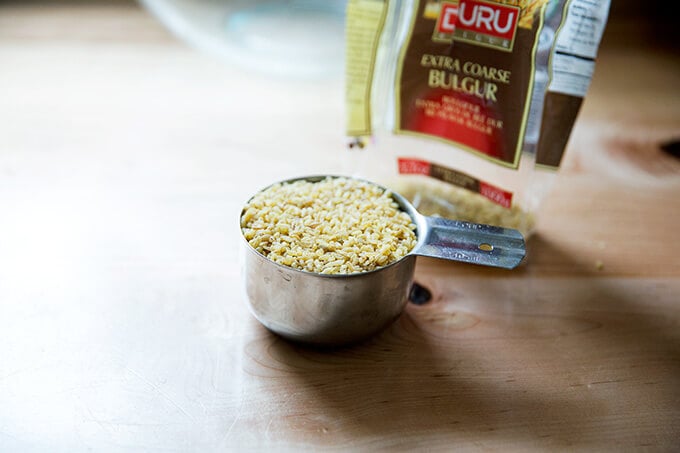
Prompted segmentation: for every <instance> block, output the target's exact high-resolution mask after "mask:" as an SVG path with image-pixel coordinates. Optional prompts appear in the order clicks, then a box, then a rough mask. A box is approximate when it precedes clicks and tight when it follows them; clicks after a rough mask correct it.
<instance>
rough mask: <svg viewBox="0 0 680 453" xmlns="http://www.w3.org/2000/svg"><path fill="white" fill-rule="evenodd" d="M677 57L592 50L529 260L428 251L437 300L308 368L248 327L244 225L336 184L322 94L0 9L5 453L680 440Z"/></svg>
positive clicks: (86, 9) (55, 17)
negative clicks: (293, 186) (470, 260)
mask: <svg viewBox="0 0 680 453" xmlns="http://www.w3.org/2000/svg"><path fill="white" fill-rule="evenodd" d="M679 63H680V60H679V59H678V58H677V57H673V54H672V53H670V52H666V51H662V50H655V49H654V48H651V47H644V46H619V45H617V43H616V40H615V39H613V38H611V37H610V35H608V36H607V37H606V38H605V42H604V43H603V46H602V49H601V57H600V61H599V63H598V67H597V70H596V75H595V80H594V82H593V85H592V89H591V91H590V93H589V96H588V98H587V100H586V102H585V105H584V108H583V110H582V114H581V116H580V117H579V120H578V124H577V126H576V129H575V131H574V134H573V137H572V140H571V142H570V145H569V150H568V155H567V156H568V157H567V162H566V164H565V167H564V171H563V172H562V174H561V175H560V178H559V180H558V183H557V186H556V188H555V191H554V192H553V193H552V194H551V196H550V198H549V199H548V200H547V202H546V204H545V207H544V210H543V211H542V212H541V217H540V222H539V228H538V231H537V233H536V235H535V236H534V237H533V238H532V239H531V242H530V260H529V263H528V265H527V266H525V267H524V268H522V269H521V270H519V271H517V272H510V273H509V272H502V271H495V270H491V269H480V268H476V267H471V266H464V265H456V264H451V263H442V262H438V261H428V260H421V261H419V264H418V269H417V275H416V278H417V280H418V281H419V282H420V283H421V284H423V285H425V286H427V287H428V288H430V289H431V290H432V292H433V295H434V297H433V300H432V301H431V302H429V303H427V304H425V305H422V306H416V305H409V306H408V308H407V310H406V313H405V314H404V316H402V317H401V318H400V319H399V320H398V321H397V322H396V324H394V325H393V326H392V327H391V328H389V329H388V330H387V331H386V332H384V333H383V334H381V335H380V336H378V337H377V338H375V339H373V340H371V341H369V342H368V343H367V344H364V345H361V346H358V347H355V348H349V349H342V350H337V351H326V352H320V351H314V350H309V349H305V348H302V347H299V346H294V345H291V344H289V343H286V342H284V341H282V340H280V339H278V338H276V337H275V336H273V335H271V334H269V333H268V332H267V331H266V330H265V329H264V328H263V327H261V326H260V325H259V324H258V323H257V322H256V321H255V320H254V319H253V318H252V317H251V315H250V314H249V312H248V310H247V308H246V305H245V301H244V299H243V296H242V294H241V286H240V277H239V265H238V259H237V257H238V243H239V241H238V227H237V217H238V213H239V208H240V206H241V204H242V203H243V202H244V201H245V199H246V198H247V197H248V196H249V195H250V194H251V193H253V192H254V191H255V190H257V189H259V188H260V187H262V186H263V185H265V184H268V183H270V182H271V181H274V180H277V179H281V178H287V177H290V176H294V175H301V174H306V173H309V172H314V173H317V172H320V171H343V170H346V169H348V168H350V165H351V162H350V161H349V160H348V158H347V153H346V152H344V141H343V135H342V122H343V105H342V81H341V80H340V79H339V78H336V79H329V80H323V81H319V80H316V81H306V82H297V81H291V80H281V79H279V78H276V77H272V76H267V75H263V74H252V73H248V72H245V71H242V70H240V69H238V68H236V67H232V66H230V65H227V64H224V63H223V62H221V61H217V60H215V59H213V58H211V57H208V56H206V55H203V54H199V53H197V52H196V51H194V50H192V49H189V48H187V47H186V46H184V45H182V44H180V43H179V42H177V41H176V40H175V39H173V38H172V37H170V36H169V35H168V34H167V33H166V32H165V31H164V30H163V29H162V28H161V26H160V25H158V24H157V22H155V21H154V20H153V19H152V18H151V17H150V16H149V15H148V14H146V13H144V12H143V11H142V10H141V9H139V8H138V7H136V6H134V5H132V4H128V3H125V2H118V3H113V4H111V5H105V4H93V5H89V6H87V5H83V4H80V5H79V4H73V3H67V4H65V5H61V6H60V5H55V4H46V5H44V4H41V3H35V2H32V3H26V4H14V3H4V4H2V5H0V451H8V452H9V451H50V452H52V451H69V452H74V451H165V450H168V451H200V452H206V451H229V450H232V451H234V450H235V451H243V450H263V451H300V450H308V451H319V450H337V451H376V450H390V451H391V450H414V449H420V450H428V451H429V450H439V451H451V450H459V449H460V450H484V451H488V450H497V451H508V450H517V451H528V450H539V451H546V450H547V451H553V450H569V451H577V450H578V451H581V450H589V451H624V450H627V451H638V450H650V451H672V450H675V449H677V448H678V445H680V329H679V323H680V258H678V257H679V256H680V245H679V244H680V241H678V239H677V233H678V231H679V230H680V228H679V227H680V201H679V200H678V195H679V194H680V191H679V190H680V161H678V160H676V159H674V158H673V157H671V156H669V155H666V154H664V153H662V152H661V151H659V149H658V146H657V144H658V143H659V142H660V141H664V140H669V139H677V138H679V137H680V102H679V101H680V90H679V89H678V86H680V70H679V69H680V64H679ZM263 64H266V62H264V63H263Z"/></svg>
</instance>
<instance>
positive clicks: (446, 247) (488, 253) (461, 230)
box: [412, 217, 526, 269]
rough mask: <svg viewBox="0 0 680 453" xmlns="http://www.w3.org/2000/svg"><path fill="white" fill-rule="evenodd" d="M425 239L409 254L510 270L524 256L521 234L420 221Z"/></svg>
mask: <svg viewBox="0 0 680 453" xmlns="http://www.w3.org/2000/svg"><path fill="white" fill-rule="evenodd" d="M423 220H424V222H425V237H424V238H422V239H423V240H420V241H419V243H418V245H417V246H416V248H415V249H414V250H413V252H412V253H413V254H415V255H421V256H429V257H432V258H442V259H446V260H452V261H462V262H466V263H473V264H480V265H483V266H493V267H502V268H505V269H512V268H514V267H516V266H517V265H518V264H519V263H520V262H522V259H524V256H525V255H526V246H525V242H524V237H523V236H522V233H520V232H519V231H517V230H513V229H511V228H501V227H496V226H490V225H482V224H477V223H470V222H463V221H459V220H449V219H444V218H440V217H423Z"/></svg>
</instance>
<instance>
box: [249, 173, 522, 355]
mask: <svg viewBox="0 0 680 453" xmlns="http://www.w3.org/2000/svg"><path fill="white" fill-rule="evenodd" d="M327 177H328V176H310V177H303V178H295V179H291V180H288V181H283V183H291V182H294V181H298V180H307V181H310V182H318V181H321V180H322V179H324V178H327ZM371 184H373V183H371ZM378 187H380V186H379V185H378ZM392 197H393V198H394V200H395V201H396V202H397V204H398V205H399V206H400V208H401V209H402V210H404V211H405V212H406V213H408V215H409V216H411V218H412V219H413V222H414V224H415V225H416V237H417V242H416V245H415V247H414V248H413V250H411V252H410V253H409V254H408V255H406V256H405V257H403V258H402V259H400V260H398V261H396V262H393V263H391V264H388V265H387V266H384V267H381V268H379V269H376V270H373V271H369V272H361V273H355V274H331V275H326V274H317V273H312V272H307V271H302V270H298V269H294V268H291V267H288V266H284V265H281V264H278V263H276V262H274V261H272V260H270V259H268V258H266V257H265V256H264V255H262V254H260V253H259V252H258V251H256V250H255V249H254V248H253V247H252V246H250V244H249V243H248V241H247V240H246V239H245V238H244V237H243V236H242V239H243V241H242V242H243V244H244V249H245V250H244V262H243V269H242V272H243V276H244V279H245V290H246V297H247V301H248V303H249V306H250V309H251V312H252V313H253V315H254V316H255V317H256V318H257V319H258V320H259V321H260V322H261V323H262V324H263V325H264V326H265V327H266V328H268V329H269V330H271V331H272V332H274V333H277V334H279V335H281V336H282V337H285V338H287V339H290V340H294V341H299V342H304V343H312V344H318V345H326V346H335V345H342V344H347V343H353V342H357V341H360V340H363V339H366V338H368V337H370V336H371V335H373V334H375V333H377V332H379V331H380V330H382V329H383V328H385V327H387V326H388V325H390V324H391V323H392V322H393V321H394V320H396V319H397V318H398V317H399V315H400V314H401V312H402V311H403V310H404V307H405V305H406V303H407V301H408V295H409V291H410V289H411V285H412V283H413V274H414V270H415V264H416V256H418V255H420V256H429V257H433V258H442V259H446V260H452V261H462V262H466V263H473V264H479V265H483V266H493V267H501V268H506V269H512V268H514V267H516V266H517V265H518V264H519V263H520V262H521V261H522V259H523V258H524V255H525V253H526V251H525V243H524V238H523V236H522V234H521V233H520V232H519V231H517V230H513V229H509V228H501V227H496V226H490V225H481V224H476V223H470V222H462V221H456V220H449V219H444V218H437V217H426V216H423V215H421V214H420V213H418V211H416V209H415V208H414V207H413V206H412V205H411V203H409V202H408V201H407V200H406V199H405V198H404V197H402V196H401V195H399V194H398V193H394V192H392ZM241 215H243V213H241Z"/></svg>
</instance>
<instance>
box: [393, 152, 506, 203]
mask: <svg viewBox="0 0 680 453" xmlns="http://www.w3.org/2000/svg"><path fill="white" fill-rule="evenodd" d="M397 164H398V166H399V174H402V175H424V176H430V177H432V178H434V179H438V180H440V181H444V182H446V183H449V184H452V185H454V186H457V187H462V188H464V189H467V190H469V191H471V192H474V193H478V194H480V195H482V196H483V197H485V198H487V199H489V200H491V201H493V202H494V203H496V204H499V205H501V206H503V207H504V208H509V207H510V206H511V205H512V192H508V191H507V190H503V189H501V188H499V187H496V186H494V185H492V184H489V183H486V182H484V181H480V180H478V179H476V178H474V177H472V176H470V175H468V174H466V173H463V172H460V171H457V170H454V169H452V168H447V167H444V166H441V165H438V164H434V163H432V162H427V161H425V160H422V159H413V158H408V157H400V158H398V159H397Z"/></svg>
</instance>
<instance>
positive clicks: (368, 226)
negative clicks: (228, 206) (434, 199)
mask: <svg viewBox="0 0 680 453" xmlns="http://www.w3.org/2000/svg"><path fill="white" fill-rule="evenodd" d="M415 228H416V227H415V225H414V224H413V221H412V220H411V218H410V217H409V215H408V214H407V213H406V212H404V211H402V210H401V209H399V205H398V204H397V203H396V202H395V201H394V199H393V198H392V194H391V192H389V191H385V190H384V189H382V188H381V187H378V186H376V185H374V184H370V183H368V182H364V181H358V180H355V179H350V178H342V177H337V178H331V177H329V178H326V179H323V180H321V181H318V182H310V181H305V180H299V181H294V182H291V183H279V184H275V185H273V186H271V187H269V188H267V189H265V190H264V191H262V192H260V193H258V194H257V195H255V196H254V197H253V198H252V199H251V200H250V201H249V202H248V204H247V205H246V206H245V208H244V210H243V214H242V216H241V229H242V231H243V236H244V237H245V238H246V240H247V241H248V243H249V244H250V245H251V246H252V247H253V248H254V249H255V250H257V251H258V252H260V253H261V254H262V255H264V256H266V257H267V258H269V259H271V260H272V261H275V262H277V263H280V264H283V265H285V266H289V267H292V268H295V269H300V270H304V271H308V272H315V273H321V274H353V273H358V272H367V271H371V270H374V269H377V268H379V267H382V266H386V265H388V264H390V263H392V262H395V261H397V260H399V259H401V258H403V257H404V256H406V255H407V254H408V253H409V252H410V251H411V250H412V249H413V247H414V246H415V244H416V235H415Z"/></svg>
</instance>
